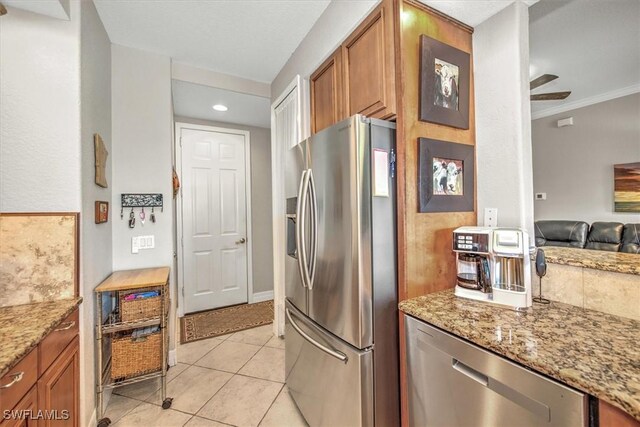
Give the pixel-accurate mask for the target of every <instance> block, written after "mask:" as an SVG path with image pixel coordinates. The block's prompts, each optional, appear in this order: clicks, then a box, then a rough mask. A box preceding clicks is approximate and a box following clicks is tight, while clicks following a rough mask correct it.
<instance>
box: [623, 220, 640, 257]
mask: <svg viewBox="0 0 640 427" xmlns="http://www.w3.org/2000/svg"><path fill="white" fill-rule="evenodd" d="M620 252H627V253H630V254H640V224H625V225H624V229H623V230H622V246H621V247H620Z"/></svg>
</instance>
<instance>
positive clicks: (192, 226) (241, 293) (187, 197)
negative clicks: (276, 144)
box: [180, 128, 250, 313]
mask: <svg viewBox="0 0 640 427" xmlns="http://www.w3.org/2000/svg"><path fill="white" fill-rule="evenodd" d="M180 144H181V150H182V152H181V154H182V155H181V162H182V164H181V173H182V238H183V242H182V245H183V250H182V254H183V293H184V312H185V313H192V312H195V311H201V310H209V309H212V308H218V307H224V306H228V305H233V304H240V303H246V302H247V300H248V297H247V284H248V269H249V268H250V265H249V263H248V256H247V255H248V249H247V238H248V236H247V185H246V184H247V179H248V177H247V172H248V171H247V167H246V164H247V162H246V157H245V156H247V155H248V133H247V132H240V133H231V132H225V131H224V130H222V129H221V130H220V131H213V128H212V130H205V129H187V128H182V129H181V131H180Z"/></svg>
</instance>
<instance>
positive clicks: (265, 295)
mask: <svg viewBox="0 0 640 427" xmlns="http://www.w3.org/2000/svg"><path fill="white" fill-rule="evenodd" d="M272 299H273V291H264V292H256V293H254V294H253V295H252V298H251V301H249V302H250V303H256V302H262V301H269V300H272Z"/></svg>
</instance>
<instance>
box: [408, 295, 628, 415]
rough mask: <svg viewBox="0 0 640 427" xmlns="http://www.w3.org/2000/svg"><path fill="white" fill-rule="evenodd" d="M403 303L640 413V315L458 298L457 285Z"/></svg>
mask: <svg viewBox="0 0 640 427" xmlns="http://www.w3.org/2000/svg"><path fill="white" fill-rule="evenodd" d="M399 307H400V310H402V311H403V312H405V313H407V314H409V315H411V316H413V317H416V318H418V319H420V320H423V321H425V322H427V323H429V324H431V325H434V326H436V327H438V328H440V329H442V330H444V331H446V332H449V333H451V334H453V335H457V336H459V337H461V338H464V339H466V340H468V341H470V342H472V343H474V344H476V345H478V346H480V347H483V348H485V349H488V350H491V351H493V352H494V353H497V354H499V355H501V356H504V357H506V358H507V359H510V360H512V361H515V362H517V363H519V364H521V365H524V366H526V367H528V368H531V369H533V370H535V371H538V372H540V373H542V374H545V375H547V376H549V377H551V378H554V379H556V380H558V381H560V382H563V383H565V384H568V385H570V386H572V387H574V388H576V389H578V390H581V391H583V392H586V393H589V394H591V395H593V396H595V397H597V398H599V399H602V400H604V401H606V402H608V403H610V404H612V405H614V406H617V407H618V408H620V409H622V410H623V411H625V412H627V413H629V414H630V415H631V416H633V417H634V418H635V419H636V420H638V421H640V346H639V345H638V342H639V341H640V321H637V320H633V319H627V318H624V317H618V316H613V315H610V314H606V313H601V312H598V311H593V310H587V309H583V308H580V307H576V306H573V305H568V304H562V303H559V302H555V301H552V302H551V304H549V305H540V304H535V303H534V306H533V307H532V308H531V309H529V310H528V311H526V312H516V311H513V310H510V309H507V308H501V307H496V306H493V305H489V304H486V303H482V302H479V301H472V300H467V299H462V298H458V297H456V296H455V295H454V294H453V290H452V289H449V290H446V291H442V292H437V293H433V294H429V295H426V296H422V297H417V298H412V299H409V300H406V301H403V302H401V303H400V305H399Z"/></svg>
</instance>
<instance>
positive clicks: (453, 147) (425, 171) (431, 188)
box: [418, 138, 475, 212]
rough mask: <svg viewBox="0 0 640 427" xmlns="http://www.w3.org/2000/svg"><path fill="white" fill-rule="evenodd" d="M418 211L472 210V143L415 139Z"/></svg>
mask: <svg viewBox="0 0 640 427" xmlns="http://www.w3.org/2000/svg"><path fill="white" fill-rule="evenodd" d="M418 144H419V147H418V154H419V158H418V199H419V200H418V212H473V210H474V202H473V200H474V197H473V192H474V189H475V185H474V177H475V156H474V150H473V145H467V144H458V143H455V142H447V141H439V140H437V139H429V138H419V139H418Z"/></svg>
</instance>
